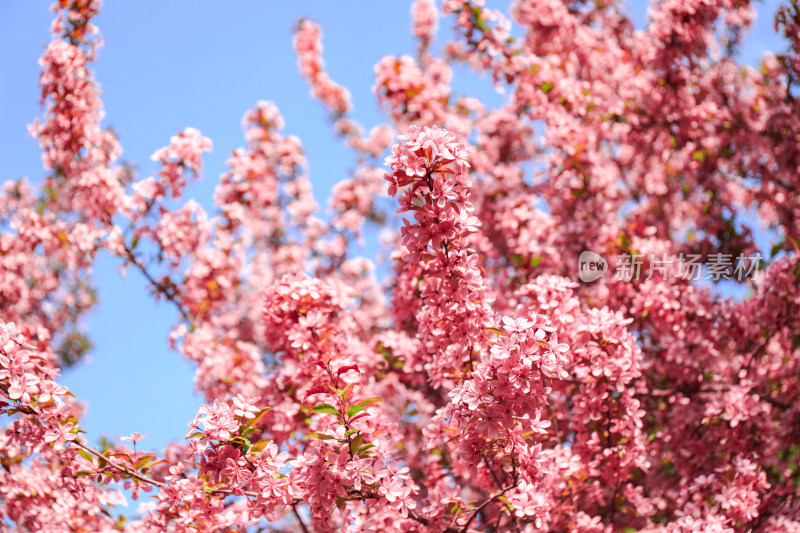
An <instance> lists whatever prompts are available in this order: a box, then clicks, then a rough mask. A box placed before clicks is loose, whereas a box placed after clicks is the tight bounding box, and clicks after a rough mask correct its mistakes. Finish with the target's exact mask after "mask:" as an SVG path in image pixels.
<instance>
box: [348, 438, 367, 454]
mask: <svg viewBox="0 0 800 533" xmlns="http://www.w3.org/2000/svg"><path fill="white" fill-rule="evenodd" d="M362 442H364V435H359V436H357V437H356V438H354V439H353V440H351V441H350V453H357V452H358V448H359V447H360V446H361V443H362Z"/></svg>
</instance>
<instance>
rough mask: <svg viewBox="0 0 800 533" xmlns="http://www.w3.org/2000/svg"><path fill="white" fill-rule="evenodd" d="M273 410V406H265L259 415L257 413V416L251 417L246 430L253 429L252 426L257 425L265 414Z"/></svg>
mask: <svg viewBox="0 0 800 533" xmlns="http://www.w3.org/2000/svg"><path fill="white" fill-rule="evenodd" d="M271 410H272V407H265V408H263V409H262V410H261V411H259V413H258V415H256V417H255V418H253V419H251V420H250V421H249V422H248V423H247V425H246V426H244V430H245V431H247V430H248V429H251V428H253V427H255V425H256V424H258V423H259V422H260V421H261V419H262V418H264V415H265V414H267V412H268V411H271Z"/></svg>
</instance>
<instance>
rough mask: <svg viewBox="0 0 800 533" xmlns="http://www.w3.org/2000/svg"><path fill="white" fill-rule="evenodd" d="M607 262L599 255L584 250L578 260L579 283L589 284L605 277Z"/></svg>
mask: <svg viewBox="0 0 800 533" xmlns="http://www.w3.org/2000/svg"><path fill="white" fill-rule="evenodd" d="M607 271H608V262H607V261H606V260H605V259H603V257H602V256H601V255H600V254H596V253H594V252H590V251H589V250H586V251H584V252H581V255H580V257H579V258H578V277H579V278H581V281H584V282H586V283H591V282H592V281H594V280H596V279H600V278H602V277H603V276H605V275H606V272H607Z"/></svg>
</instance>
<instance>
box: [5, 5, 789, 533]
mask: <svg viewBox="0 0 800 533" xmlns="http://www.w3.org/2000/svg"><path fill="white" fill-rule="evenodd" d="M99 8H100V2H99V1H98V0H59V1H58V2H57V4H56V6H55V7H54V10H55V12H56V19H55V21H54V22H53V25H52V32H53V41H52V42H51V44H50V45H49V46H48V47H47V48H46V50H45V52H44V55H43V56H42V58H41V62H40V64H41V77H40V86H41V102H42V105H43V116H42V117H41V118H40V119H39V120H37V121H36V122H35V123H34V124H33V125H32V126H31V134H32V135H33V136H34V137H35V138H36V139H37V140H38V142H39V145H40V147H41V149H42V162H43V165H44V169H45V176H44V179H43V180H41V182H40V183H36V184H31V183H28V182H26V181H24V180H19V181H16V182H7V183H5V184H4V186H3V189H2V191H1V192H0V194H2V199H0V220H2V225H0V414H4V417H3V423H4V424H5V429H4V430H3V431H2V433H0V466H2V467H3V468H2V469H0V530H2V531H5V530H12V529H18V530H21V531H52V532H61V531H111V530H120V529H122V530H125V531H135V532H151V531H153V532H155V531H231V532H233V531H257V530H271V531H304V532H310V531H319V532H326V531H347V532H353V533H355V532H367V531H375V532H392V531H397V532H401V531H402V532H412V531H418V532H428V531H430V532H454V533H455V532H462V533H466V532H469V531H497V532H505V531H514V532H535V531H554V532H604V533H612V532H618V531H625V532H637V531H650V532H655V531H665V532H684V531H686V532H688V531H694V532H720V533H721V532H726V533H728V532H730V533H738V532H745V531H756V532H767V531H775V532H789V531H800V473H798V470H799V469H798V460H800V402H798V399H800V352H798V348H800V290H799V289H798V287H799V286H800V262H799V259H800V194H798V188H799V187H800V120H798V117H800V100H799V99H798V87H797V84H798V80H800V55H798V54H799V53H800V6H799V5H798V4H797V3H796V2H794V1H791V2H789V3H788V4H787V5H785V6H783V7H781V8H780V9H779V11H778V13H777V17H776V22H775V23H776V28H777V29H778V30H779V31H780V32H781V34H782V35H783V36H784V37H785V41H786V51H785V53H783V54H782V55H774V54H768V55H766V56H765V57H764V59H763V62H762V64H761V66H760V68H751V67H749V66H745V65H742V64H740V63H738V62H737V59H736V54H735V50H736V47H737V46H738V45H739V43H740V42H741V38H742V35H743V34H744V32H745V31H746V30H747V29H748V27H749V25H750V24H751V23H752V21H753V18H754V9H755V8H754V6H753V5H752V3H751V2H750V1H748V0H661V1H658V2H655V3H654V4H653V5H652V8H651V12H650V15H649V17H650V19H649V25H648V26H647V28H646V29H645V30H635V29H634V26H633V23H632V22H631V20H630V18H629V17H628V16H627V15H626V12H625V8H624V6H623V4H622V2H620V1H617V0H608V1H603V2H599V1H598V2H586V1H581V0H515V1H514V2H513V3H512V5H511V11H510V13H509V14H508V15H509V16H510V18H509V16H507V15H504V14H503V13H501V12H499V11H497V10H494V9H491V8H490V7H487V6H486V5H484V2H483V1H482V0H471V1H469V0H444V2H442V3H441V5H438V6H437V5H436V4H435V3H434V1H433V0H415V1H414V2H413V5H412V6H411V17H412V28H411V31H412V34H413V36H414V37H415V38H416V40H417V43H418V48H417V51H416V54H415V55H414V56H411V55H403V56H399V57H384V58H383V59H381V60H380V62H379V63H378V64H377V65H376V66H375V86H374V93H375V96H376V98H377V101H378V103H379V104H380V106H381V108H382V109H383V110H384V111H385V115H386V117H387V121H388V122H387V123H386V124H383V125H380V126H377V127H374V128H372V129H371V130H369V131H367V129H366V128H364V127H362V126H361V125H360V124H359V123H358V122H357V120H356V119H355V118H354V116H353V104H352V98H351V95H350V92H349V91H348V90H347V89H346V88H345V87H343V86H342V85H340V84H338V83H337V82H336V81H334V80H333V79H332V78H331V76H330V75H329V74H328V73H327V72H326V70H325V63H324V61H323V57H322V53H323V48H322V41H321V38H322V32H321V28H320V27H319V26H318V25H316V24H315V23H314V22H313V21H311V20H308V19H304V20H301V21H299V23H298V24H297V26H296V27H295V39H294V46H295V49H296V52H297V56H298V66H299V70H300V73H301V75H302V76H303V77H304V78H305V79H306V80H307V81H308V83H309V85H310V88H311V91H310V92H311V95H312V97H313V98H315V99H317V100H318V101H319V102H320V103H321V104H322V105H323V106H325V108H326V109H327V110H328V111H329V112H330V119H331V122H332V124H333V128H334V131H335V132H336V134H337V135H338V136H340V137H341V139H342V141H343V143H344V145H345V149H348V150H352V152H353V154H354V161H355V165H354V168H353V170H352V172H351V174H350V175H349V176H348V177H346V178H345V179H343V180H342V181H340V182H339V183H338V184H337V185H336V186H335V187H334V188H333V190H332V193H331V196H330V202H329V206H328V207H329V211H330V212H331V213H332V215H331V216H322V214H321V213H322V211H323V210H322V209H321V208H320V206H319V205H317V203H316V201H315V200H314V197H313V194H312V183H311V180H310V178H309V176H308V174H307V165H306V160H305V155H304V149H303V145H302V143H301V140H300V139H298V138H296V137H294V136H291V135H286V134H284V133H283V126H284V123H283V119H282V117H281V114H280V112H279V110H278V109H277V107H276V106H275V105H274V104H272V103H270V102H267V101H261V102H258V103H256V104H255V106H254V107H253V108H252V109H251V110H249V111H247V112H246V113H245V114H244V118H243V120H242V125H243V129H244V137H245V143H244V147H242V148H239V149H237V150H234V151H233V152H232V155H231V157H230V160H229V161H228V170H227V171H226V172H225V173H224V174H222V175H221V176H220V178H219V182H218V185H217V187H216V191H215V193H214V198H213V201H214V211H213V212H209V213H207V212H206V211H205V209H204V208H203V207H202V206H201V205H200V203H198V202H197V201H195V200H192V199H187V198H186V197H185V189H186V186H187V184H188V182H189V181H190V180H193V179H196V178H197V177H199V176H200V174H201V172H202V167H203V154H204V152H207V151H209V150H210V149H211V147H212V142H211V140H210V139H208V138H206V137H205V136H203V134H202V133H201V132H199V131H197V130H195V129H192V128H187V129H185V130H183V131H181V132H179V133H177V134H176V135H175V136H174V137H172V139H170V141H169V144H168V145H167V146H165V147H163V148H161V149H159V150H158V151H157V152H156V153H154V154H153V156H152V160H153V161H154V162H155V164H156V165H157V166H158V172H157V173H156V174H155V175H154V176H150V177H142V176H138V175H136V173H135V172H134V171H132V170H131V167H129V166H128V165H124V164H122V163H121V162H120V161H119V156H120V153H121V148H120V145H119V143H118V141H117V139H116V137H115V136H114V134H113V133H112V132H111V130H109V129H106V126H104V125H103V124H102V122H103V120H104V119H103V110H102V104H101V101H100V98H99V90H98V85H97V83H96V81H95V79H94V77H93V73H92V69H91V64H92V61H93V60H94V58H95V57H96V55H97V53H98V47H99V44H100V39H99V33H98V29H97V28H96V27H95V26H94V25H93V23H92V20H93V18H94V17H95V16H96V15H97V13H98V10H99ZM512 20H513V25H512ZM440 27H452V29H453V32H452V38H449V39H448V40H446V42H444V43H443V46H442V47H441V50H434V43H437V42H439V41H437V31H439V28H440ZM111 38H113V36H111ZM455 64H461V65H465V66H466V67H468V68H470V69H472V70H474V71H475V72H476V73H478V74H481V75H485V76H486V77H488V78H490V79H491V80H493V83H494V84H495V86H496V87H497V88H498V89H499V90H500V91H502V92H503V93H504V94H505V102H504V104H503V105H502V106H500V107H497V108H494V109H491V108H488V107H487V105H486V104H485V103H483V102H481V101H479V100H477V99H475V98H471V97H469V96H464V95H459V94H457V93H456V92H455V90H454V89H453V88H452V86H451V78H452V67H453V65H455ZM111 121H112V122H113V117H111ZM395 210H396V211H397V214H398V215H399V216H394V215H392V211H395ZM367 228H370V229H373V228H385V230H386V231H387V232H388V233H387V235H385V238H384V239H383V240H384V244H385V246H386V252H387V253H386V254H385V256H386V257H385V258H384V260H378V259H376V260H371V259H369V258H365V257H360V256H358V254H357V253H356V252H355V251H354V250H357V247H355V246H353V244H354V243H357V242H360V241H361V239H362V238H363V234H364V232H365V230H366V229H367ZM755 228H763V231H768V232H769V233H770V234H771V235H773V236H775V238H776V242H777V244H776V245H775V246H774V247H773V248H772V250H760V249H759V248H758V246H757V245H756V242H755V239H754V232H755ZM101 250H106V251H108V252H110V253H111V254H113V255H114V256H115V257H117V258H118V261H119V264H120V265H121V266H122V267H124V268H132V269H136V270H138V271H140V272H141V273H142V274H143V275H144V276H145V278H146V279H147V280H148V283H149V285H150V289H151V290H152V294H153V296H154V299H155V300H162V301H165V302H167V305H170V306H173V307H174V308H175V310H176V311H177V317H178V318H177V322H176V324H175V325H174V327H173V329H172V333H171V335H170V338H169V342H170V345H171V346H172V348H173V349H174V350H175V351H177V352H178V353H180V354H181V355H182V356H183V357H186V358H188V359H189V360H190V361H193V362H194V364H195V368H196V379H195V382H196V386H197V388H198V390H199V391H200V392H201V393H202V394H203V396H204V398H205V401H206V403H205V404H204V405H202V406H200V407H199V409H198V412H197V416H196V417H195V418H194V419H193V420H191V421H189V422H188V426H189V430H188V432H187V433H186V439H185V440H184V441H183V442H177V443H172V444H170V445H169V446H167V448H166V449H164V450H160V451H147V450H143V449H142V446H143V445H144V443H143V442H141V439H142V438H143V435H140V434H138V433H136V434H134V435H132V436H130V437H126V438H123V439H121V440H115V441H108V440H106V439H103V440H102V441H100V442H99V444H98V440H99V439H98V437H99V436H96V435H88V434H86V433H85V431H84V430H82V429H81V422H80V418H81V413H82V405H81V403H80V402H79V399H76V398H75V397H74V396H73V395H72V394H71V393H70V392H69V391H68V390H67V388H66V387H64V386H61V385H59V383H58V380H59V375H60V371H61V369H62V368H64V367H66V366H69V365H70V364H72V363H74V362H75V361H76V360H78V359H79V358H80V357H81V356H82V355H83V354H84V353H85V352H86V350H87V349H88V347H89V346H90V341H89V338H88V337H87V333H86V332H85V331H83V330H81V328H80V327H79V319H80V317H81V316H83V315H84V313H85V312H86V311H87V310H88V309H90V308H91V306H92V304H93V303H94V300H95V291H94V288H93V286H92V283H91V270H92V265H93V262H94V260H95V258H96V256H97V254H98V252H99V251H101ZM587 253H589V255H590V256H591V257H592V258H594V259H592V261H598V262H597V263H591V264H590V263H586V262H585V259H584V258H585V257H587V256H586V255H585V254H587ZM698 261H700V262H702V263H705V264H706V265H707V267H706V269H705V270H702V269H701V270H698V269H696V268H694V269H689V268H688V267H689V266H691V265H692V264H694V265H695V266H697V263H698ZM600 262H602V265H601V264H600ZM584 264H585V265H586V268H588V269H590V270H591V269H595V270H594V271H590V270H583V268H584ZM579 265H580V268H579ZM595 271H596V273H597V275H596V276H595V275H593V276H592V279H587V278H586V277H585V276H584V275H585V274H587V273H591V274H593V273H595ZM615 271H616V272H617V273H618V274H620V275H614V272H615ZM604 274H605V275H604ZM704 274H707V275H706V276H705V279H704V280H703V281H705V283H698V278H700V277H701V276H703V275H704ZM742 274H745V275H742ZM725 283H728V284H732V285H736V286H737V287H738V288H744V289H745V290H746V291H747V295H746V296H744V297H742V298H738V299H731V298H728V297H726V296H725V294H726V293H725V289H724V286H725ZM139 430H140V431H142V432H146V431H147V430H148V428H139ZM177 431H183V428H176V432H177ZM145 442H146V441H145ZM137 443H138V444H137ZM126 491H127V492H126ZM125 494H127V495H128V496H130V497H132V498H133V499H141V500H142V501H144V502H145V504H144V505H142V506H141V507H140V508H139V511H138V512H136V513H135V514H132V515H129V516H123V515H121V514H120V512H119V507H118V506H119V504H120V503H121V502H123V501H124V500H125V497H126V496H125Z"/></svg>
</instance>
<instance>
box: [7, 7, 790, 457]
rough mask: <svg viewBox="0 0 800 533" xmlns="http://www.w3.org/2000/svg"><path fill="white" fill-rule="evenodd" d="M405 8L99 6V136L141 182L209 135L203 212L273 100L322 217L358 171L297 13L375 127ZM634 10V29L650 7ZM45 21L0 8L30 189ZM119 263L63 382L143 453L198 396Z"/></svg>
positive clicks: (13, 168) (90, 423) (755, 50)
mask: <svg viewBox="0 0 800 533" xmlns="http://www.w3.org/2000/svg"><path fill="white" fill-rule="evenodd" d="M488 3H489V6H490V7H494V6H496V5H497V4H496V3H495V4H493V3H492V2H491V1H489V2H488ZM505 4H506V3H505V2H503V3H502V5H505ZM409 5H410V3H408V2H402V1H391V2H389V1H380V2H374V1H372V2H368V1H366V0H362V1H354V2H349V3H343V2H322V1H296V2H263V1H261V2H256V1H241V2H236V3H233V2H231V3H225V4H223V3H221V2H215V3H212V2H189V1H186V0H181V1H170V2H163V1H160V2H159V1H152V0H143V1H137V2H108V3H107V5H106V6H104V8H103V10H102V14H101V15H100V17H99V18H98V19H97V21H96V22H97V24H98V25H99V26H100V30H101V32H102V34H103V38H104V40H105V45H104V47H103V48H102V49H101V50H100V56H99V59H98V60H97V61H96V62H95V64H94V67H93V68H94V70H95V74H96V79H97V80H98V81H99V83H100V86H101V89H102V92H103V97H102V98H103V102H104V106H105V110H106V115H107V118H106V119H105V121H104V125H107V126H112V127H113V128H114V130H115V131H116V132H117V134H118V136H119V138H120V142H121V144H122V146H123V149H124V153H123V159H124V160H126V161H129V162H133V163H135V164H136V165H138V169H139V171H138V177H139V178H142V177H145V176H148V175H151V174H152V173H153V172H154V171H155V168H154V167H153V165H152V164H151V162H150V159H149V157H150V155H151V154H152V153H153V152H154V151H155V150H156V149H157V148H159V147H161V146H163V145H165V144H166V143H167V142H168V141H169V138H170V136H172V135H174V134H175V133H176V132H177V131H179V130H182V129H183V128H185V127H187V126H192V127H195V128H198V129H199V130H201V131H202V132H203V133H204V134H205V135H206V136H208V137H210V138H211V139H212V141H213V142H214V150H213V152H212V153H210V154H209V155H208V156H206V158H205V163H206V166H205V172H204V175H205V177H204V180H203V181H202V182H200V183H195V184H193V185H192V186H190V188H189V190H188V196H187V197H193V198H195V199H196V200H197V201H199V202H200V203H201V204H202V205H204V206H205V207H206V208H207V209H209V208H210V207H211V201H210V199H211V195H212V193H213V188H214V185H215V183H216V181H217V177H218V176H219V174H220V173H221V172H223V171H224V169H225V160H226V159H227V157H228V154H229V153H230V150H231V149H234V148H236V147H239V146H242V145H243V138H242V132H241V126H240V119H241V116H242V114H243V113H244V112H245V111H246V110H247V109H248V108H250V107H252V106H253V104H255V102H257V101H258V100H262V99H263V100H272V101H274V102H275V103H276V104H277V105H278V107H279V108H280V110H281V113H282V114H283V116H284V119H285V122H286V128H285V131H286V132H287V133H291V134H295V135H297V136H299V137H300V138H301V139H302V141H303V144H304V147H305V150H306V154H307V157H308V160H309V167H310V172H311V178H312V181H313V183H314V186H315V196H316V198H317V200H318V201H319V202H320V204H321V205H323V206H324V205H326V204H325V202H326V199H327V196H328V193H329V191H330V187H331V186H332V185H333V184H334V183H336V182H337V181H338V180H340V179H342V178H344V177H346V175H347V169H348V168H350V167H351V166H352V165H353V159H352V156H351V153H350V152H349V151H347V150H345V149H343V148H342V146H341V144H340V143H339V141H338V140H336V139H335V138H334V136H333V134H332V133H331V129H330V127H329V126H328V124H327V123H326V122H325V116H326V112H325V110H324V109H323V108H322V106H321V105H320V104H318V103H317V102H315V101H313V100H312V99H311V98H310V96H309V95H308V86H307V85H306V83H305V81H304V80H302V79H301V78H300V76H299V74H298V73H297V65H296V58H295V55H294V53H293V50H292V44H291V43H292V33H291V29H292V27H293V25H294V23H295V21H296V20H297V19H299V18H300V17H302V16H304V15H309V16H311V17H312V18H313V19H314V20H315V21H317V22H318V23H319V24H320V25H321V26H322V29H323V32H324V34H325V37H324V47H325V51H324V57H325V61H326V65H327V68H328V71H329V72H330V74H331V76H332V77H333V79H335V80H336V81H338V82H339V83H341V84H343V85H345V86H347V87H348V88H349V89H350V91H351V93H352V96H353V102H354V103H355V107H356V113H355V116H356V117H357V118H358V119H359V120H360V121H361V123H362V124H364V125H365V126H367V127H371V126H374V125H377V124H379V123H381V122H382V120H381V114H380V113H379V110H378V109H377V104H376V103H375V98H374V97H373V95H372V91H371V88H372V85H373V83H374V78H373V66H374V65H375V63H377V62H378V60H379V59H380V58H381V57H383V56H384V55H387V54H393V55H400V54H404V53H409V54H412V53H413V52H414V49H415V42H414V41H413V39H412V38H411V36H410V33H409V24H410V17H409ZM629 5H630V6H631V8H632V12H633V14H634V18H635V20H636V21H637V26H638V27H642V26H643V25H644V23H645V9H646V8H645V2H643V1H637V0H634V1H632V2H630V4H629ZM757 5H758V7H759V10H760V14H761V16H760V18H759V21H758V23H757V25H756V29H755V31H754V33H753V35H752V36H751V37H750V38H749V39H748V40H747V42H746V44H745V46H744V47H743V50H742V57H743V59H744V60H746V61H747V62H750V63H753V64H754V63H756V62H757V60H758V58H759V57H761V54H762V53H763V51H764V50H768V49H771V50H776V47H777V46H778V45H779V44H778V43H779V41H778V40H777V38H776V37H775V36H774V32H773V30H772V16H771V13H773V12H774V6H775V2H774V1H769V2H766V3H759V4H757ZM767 13H769V15H767ZM51 20H52V13H51V12H50V11H49V9H48V2H46V1H27V2H22V1H19V2H2V3H0V72H2V76H3V83H0V101H2V102H3V106H2V108H0V161H2V162H3V165H2V171H0V180H2V181H5V180H9V179H17V178H19V177H21V176H28V177H29V178H30V179H31V180H33V181H38V180H39V179H41V177H42V175H43V171H42V169H41V160H40V153H39V150H38V147H37V145H36V142H35V141H34V140H33V139H31V138H30V137H28V136H27V125H28V124H30V123H31V122H32V121H33V119H34V118H36V117H38V116H40V115H41V110H40V107H39V104H38V93H39V91H38V86H37V78H38V71H39V69H38V65H37V60H38V58H39V56H40V55H41V53H42V51H43V49H44V46H45V45H46V44H47V43H48V42H49V40H50V37H49V26H50V21H51ZM445 24H448V22H446V23H445ZM454 85H455V86H456V88H457V89H459V90H460V91H462V92H466V93H469V94H471V95H473V96H478V97H481V98H489V99H491V101H492V102H497V101H499V98H498V97H497V95H496V94H495V93H494V92H493V90H492V89H491V86H490V84H489V82H488V81H486V80H477V79H475V78H474V77H471V76H469V75H467V74H466V73H464V71H463V70H460V69H458V70H456V75H455V83H454ZM117 265H118V261H116V260H115V259H113V258H110V257H108V256H106V255H103V256H101V257H100V259H99V261H98V262H97V265H96V280H97V285H98V288H99V297H100V304H99V305H98V307H97V308H96V309H95V310H94V312H93V313H92V314H91V315H90V316H89V318H88V320H87V325H88V328H89V330H90V334H91V336H92V337H93V339H94V341H95V349H94V351H93V353H92V355H91V360H90V361H87V362H86V363H84V364H82V365H80V366H79V367H78V368H76V369H73V370H71V371H68V372H67V373H66V375H65V376H64V377H63V378H62V380H61V381H62V382H64V383H65V384H66V385H68V386H69V387H70V389H71V390H72V391H73V392H74V393H75V394H76V395H77V396H78V397H79V398H81V399H83V400H86V401H87V402H88V405H89V411H88V413H87V415H86V416H85V417H84V419H83V427H84V428H85V429H86V430H88V432H89V435H88V437H89V438H90V439H96V438H98V437H100V436H101V435H107V436H110V437H113V436H115V435H126V434H130V433H133V432H140V433H148V434H149V437H148V439H146V440H145V441H143V443H142V444H143V445H144V446H145V447H160V446H161V445H163V444H164V443H165V442H167V441H168V440H172V439H182V438H183V435H184V433H185V430H186V423H187V421H188V420H190V419H192V418H193V417H194V415H195V413H196V412H197V408H198V407H199V405H200V403H201V399H200V398H199V397H198V396H196V395H195V394H194V392H193V391H194V385H193V381H192V380H193V370H192V368H191V367H190V365H189V364H188V363H187V362H185V361H184V360H183V359H182V358H181V357H180V356H179V355H178V354H175V353H173V352H171V351H170V350H169V349H168V347H167V343H166V337H167V333H168V331H169V329H170V327H171V325H172V324H173V323H174V321H175V316H176V314H175V312H174V311H173V309H172V308H170V307H169V306H168V305H166V304H158V305H154V304H153V301H152V298H151V297H150V296H149V295H148V292H147V290H146V282H145V280H144V279H143V278H142V277H141V276H140V275H139V274H138V273H136V272H134V271H132V270H131V271H129V273H128V275H127V277H125V278H120V276H119V274H118V273H117Z"/></svg>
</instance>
